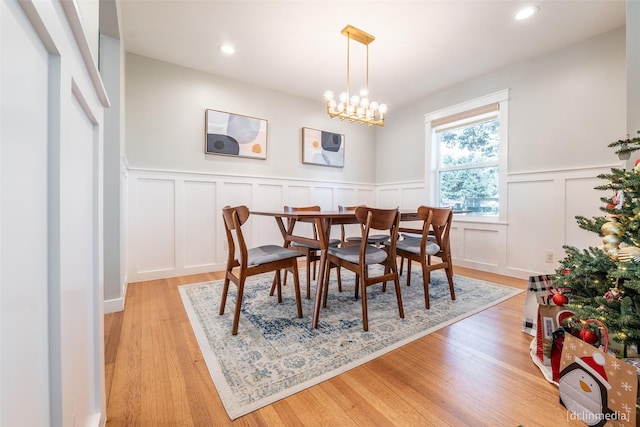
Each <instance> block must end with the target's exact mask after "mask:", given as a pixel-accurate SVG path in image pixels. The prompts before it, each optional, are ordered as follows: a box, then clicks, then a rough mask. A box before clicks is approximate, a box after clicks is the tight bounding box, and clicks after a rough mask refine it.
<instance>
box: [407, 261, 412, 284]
mask: <svg viewBox="0 0 640 427" xmlns="http://www.w3.org/2000/svg"><path fill="white" fill-rule="evenodd" d="M407 286H411V258H407Z"/></svg>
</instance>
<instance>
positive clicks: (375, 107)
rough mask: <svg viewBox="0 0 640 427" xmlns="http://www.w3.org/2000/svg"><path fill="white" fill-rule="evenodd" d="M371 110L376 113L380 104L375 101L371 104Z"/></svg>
mask: <svg viewBox="0 0 640 427" xmlns="http://www.w3.org/2000/svg"><path fill="white" fill-rule="evenodd" d="M369 108H370V109H371V111H376V110H377V109H378V103H377V102H376V101H373V102H372V103H371V104H369Z"/></svg>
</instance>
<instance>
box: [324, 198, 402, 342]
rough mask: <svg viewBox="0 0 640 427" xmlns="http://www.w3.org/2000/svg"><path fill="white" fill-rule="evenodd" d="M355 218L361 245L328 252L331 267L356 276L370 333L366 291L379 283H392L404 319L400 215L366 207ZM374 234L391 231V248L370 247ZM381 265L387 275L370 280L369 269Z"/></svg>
mask: <svg viewBox="0 0 640 427" xmlns="http://www.w3.org/2000/svg"><path fill="white" fill-rule="evenodd" d="M355 215H356V218H357V220H358V222H359V224H360V226H361V228H362V239H361V240H360V244H358V245H355V244H354V245H348V246H344V247H339V248H329V251H328V254H327V262H328V263H329V265H330V266H331V265H336V266H340V267H344V268H346V269H348V270H350V271H353V272H354V273H355V274H356V289H355V296H356V298H357V297H358V290H360V293H361V294H362V295H361V299H362V326H363V328H364V330H365V331H368V330H369V316H368V312H367V287H369V286H371V285H374V284H376V283H385V282H387V281H390V280H393V282H394V284H395V289H396V299H397V303H398V312H399V314H400V318H404V309H403V307H402V295H401V294H400V281H399V279H398V268H397V265H396V241H397V239H398V225H399V224H400V212H399V211H398V210H397V209H375V208H369V207H366V206H358V207H356V208H355ZM371 230H388V232H389V234H388V235H389V236H390V239H389V245H388V246H385V247H382V248H381V247H377V246H374V245H371V244H369V243H367V242H368V241H369V236H370V234H371ZM375 264H380V265H382V266H383V267H384V272H383V273H382V274H380V275H376V276H369V266H371V265H375ZM328 285H329V280H328V279H326V280H325V285H324V302H323V305H324V306H325V307H326V305H327V293H328Z"/></svg>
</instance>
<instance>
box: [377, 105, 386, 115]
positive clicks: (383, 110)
mask: <svg viewBox="0 0 640 427" xmlns="http://www.w3.org/2000/svg"><path fill="white" fill-rule="evenodd" d="M378 111H379V112H380V114H385V113H386V112H387V104H380V106H379V107H378Z"/></svg>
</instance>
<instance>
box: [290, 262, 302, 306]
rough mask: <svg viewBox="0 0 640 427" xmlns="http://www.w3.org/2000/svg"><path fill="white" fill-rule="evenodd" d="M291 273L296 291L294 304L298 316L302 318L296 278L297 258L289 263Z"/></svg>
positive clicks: (298, 286)
mask: <svg viewBox="0 0 640 427" xmlns="http://www.w3.org/2000/svg"><path fill="white" fill-rule="evenodd" d="M291 269H292V270H291V273H292V274H293V288H294V291H295V293H296V306H297V307H298V318H302V301H301V300H300V279H299V278H298V260H297V259H296V258H294V259H293V263H292V264H291Z"/></svg>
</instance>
